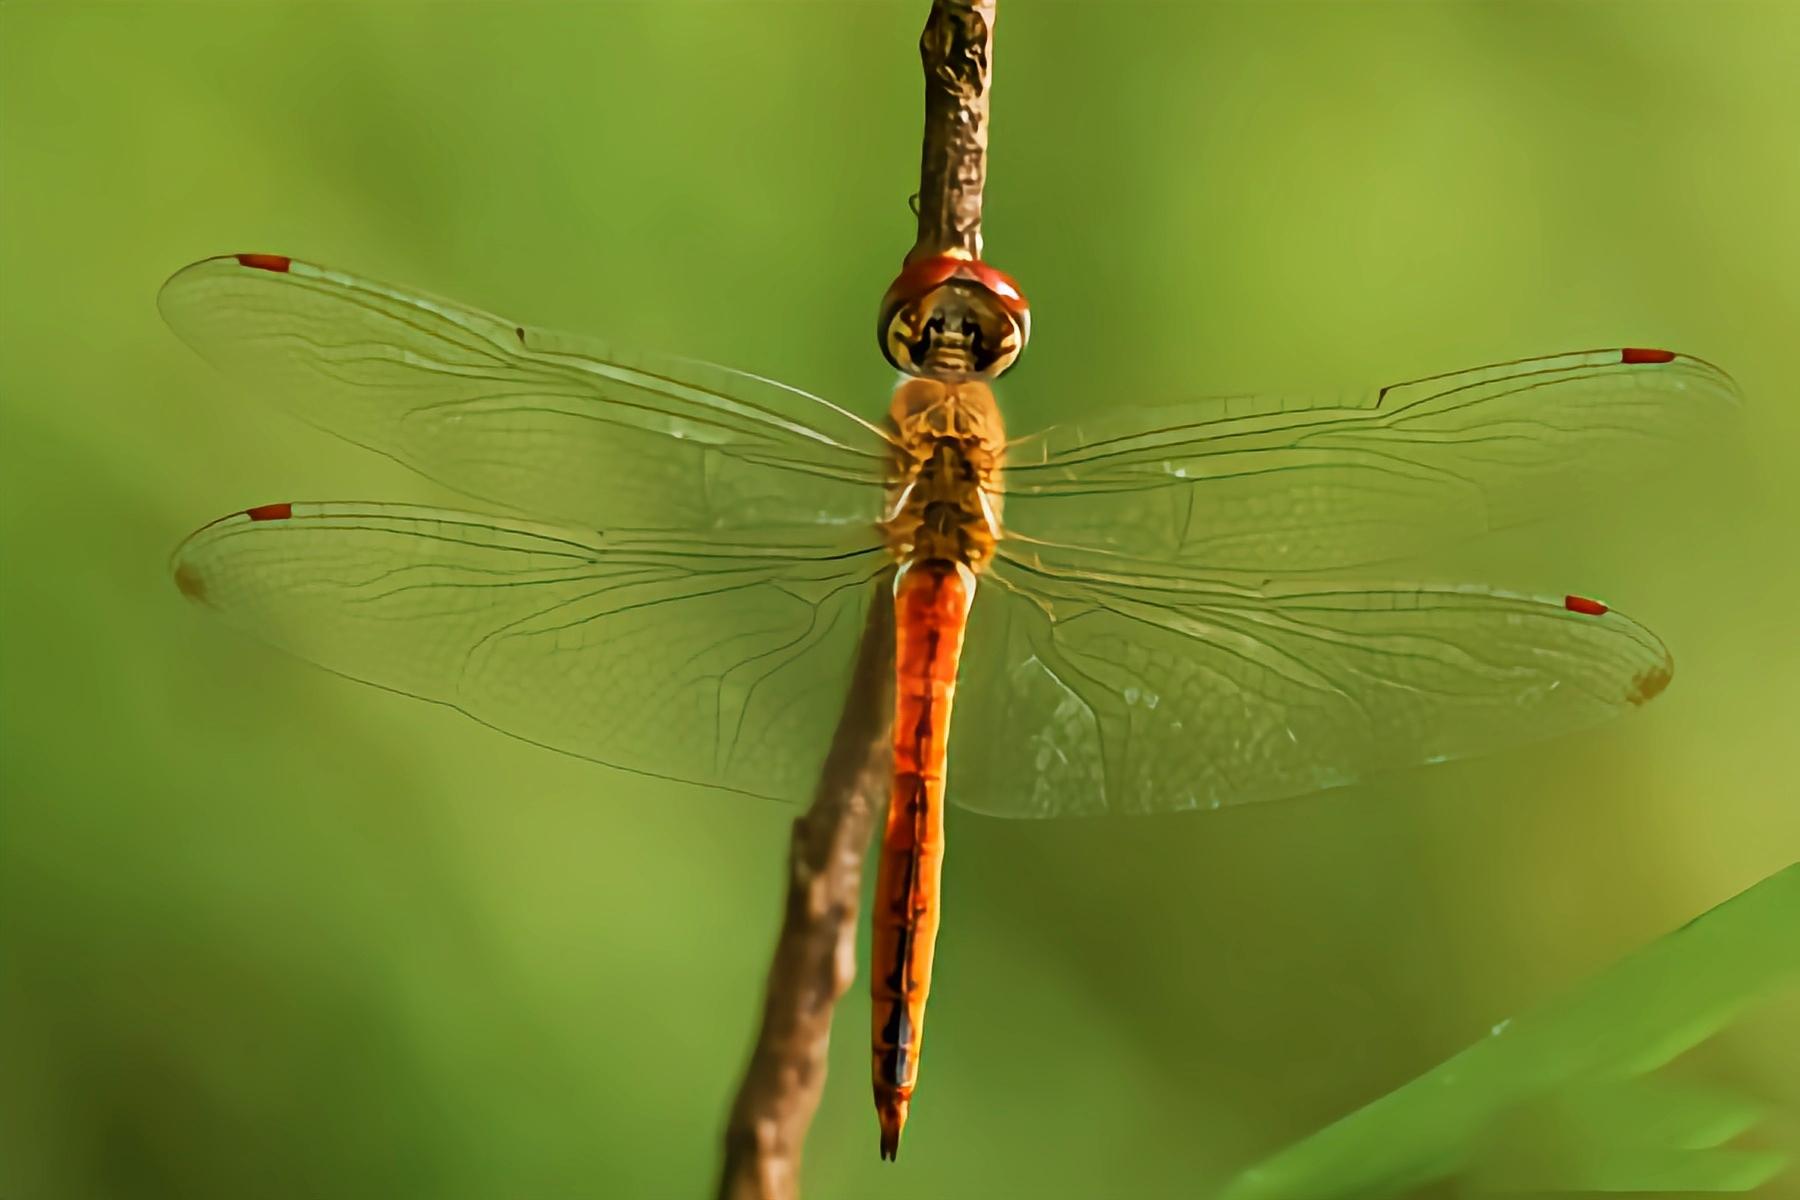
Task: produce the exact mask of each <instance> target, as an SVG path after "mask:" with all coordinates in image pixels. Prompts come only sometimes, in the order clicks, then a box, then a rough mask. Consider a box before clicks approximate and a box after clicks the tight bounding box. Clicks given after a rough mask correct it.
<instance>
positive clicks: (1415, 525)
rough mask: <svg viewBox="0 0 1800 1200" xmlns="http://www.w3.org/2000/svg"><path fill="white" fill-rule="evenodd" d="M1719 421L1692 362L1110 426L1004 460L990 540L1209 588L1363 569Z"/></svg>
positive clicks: (1598, 479)
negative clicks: (1152, 562)
mask: <svg viewBox="0 0 1800 1200" xmlns="http://www.w3.org/2000/svg"><path fill="white" fill-rule="evenodd" d="M1737 402H1738V393H1737V389H1736V386H1735V385H1734V384H1733V383H1732V381H1731V379H1730V377H1729V376H1727V375H1726V374H1725V373H1724V372H1723V371H1720V370H1719V369H1718V368H1717V367H1714V366H1712V365H1711V364H1710V363H1707V362H1704V361H1702V360H1701V359H1697V358H1692V357H1689V356H1687V355H1680V354H1670V353H1668V352H1665V351H1646V350H1595V351H1587V352H1583V353H1576V354H1561V355H1553V356H1550V357H1547V358H1532V359H1523V360H1520V361H1517V362H1510V363H1501V364H1497V365H1494V366H1488V367H1480V368H1476V369H1474V370H1468V371H1460V372H1456V373H1453V374H1448V375H1435V376H1431V377H1429V378H1425V379H1417V380H1411V381H1408V382H1405V383H1399V384H1393V385H1390V386H1388V387H1385V388H1382V389H1380V390H1378V391H1374V392H1370V393H1367V394H1365V395H1362V396H1349V397H1317V396H1315V397H1280V396H1262V397H1258V396H1241V397H1229V398H1218V399H1209V400H1199V401H1193V402H1190V403H1185V404H1174V405H1168V406H1165V407H1159V408H1138V409H1127V410H1125V411H1122V412H1115V413H1114V414H1112V415H1109V416H1102V417H1100V418H1098V419H1096V420H1093V421H1083V422H1082V423H1081V424H1079V425H1072V426H1066V427H1059V428H1054V429H1051V430H1048V431H1046V432H1045V433H1042V434H1039V435H1036V436H1033V437H1029V438H1025V439H1022V440H1021V441H1020V442H1018V443H1016V444H1015V445H1014V446H1012V447H1010V448H1009V465H1008V468H1007V470H1006V473H1005V480H1006V517H1007V524H1008V526H1009V529H1010V530H1011V531H1012V532H1013V533H1015V534H1018V535H1023V536H1025V537H1029V538H1035V539H1039V540H1042V541H1046V542H1051V543H1059V544H1067V545H1074V546H1091V547H1102V548H1107V549H1112V550H1116V551H1119V552H1121V553H1125V554H1130V555H1138V556H1143V557H1147V558H1155V559H1159V560H1160V559H1164V558H1173V559H1176V560H1179V561H1181V562H1183V563H1190V564H1193V565H1195V566H1198V567H1202V568H1206V569H1210V570H1218V571H1246V572H1256V573H1262V574H1269V573H1275V572H1285V571H1293V572H1305V571H1313V570H1321V569H1326V568H1334V567H1345V566H1359V565H1366V564H1369V563H1374V562H1381V561H1386V560H1390V559H1395V558H1402V557H1407V556H1410V555H1413V554H1416V553H1419V552H1421V551H1424V550H1427V549H1429V548H1431V547H1433V546H1437V545H1441V544H1446V543H1449V542H1452V541H1456V540H1460V539H1463V538H1467V537H1470V536H1473V535H1476V534H1480V533H1482V532H1485V531H1487V530H1490V529H1496V528H1501V527H1504V526H1508V525H1513V524H1517V523H1519V522H1521V521H1525V520H1530V519H1533V518H1536V517H1539V516H1544V515H1546V514H1548V513H1551V512H1554V511H1556V510H1557V509H1558V508H1559V507H1560V506H1562V505H1566V504H1570V503H1574V502H1577V501H1579V500H1581V499H1582V498H1584V497H1592V496H1596V495H1599V494H1602V493H1603V491H1604V489H1605V488H1606V487H1608V486H1610V485H1613V484H1616V483H1618V482H1619V481H1620V480H1622V479H1625V478H1628V477H1631V476H1633V475H1640V474H1643V473H1645V472H1646V471H1648V470H1650V469H1652V468H1653V467H1655V466H1657V465H1658V464H1660V463H1664V462H1667V461H1670V460H1671V459H1673V458H1674V456H1675V454H1676V452H1678V451H1680V450H1681V449H1683V448H1684V447H1691V445H1692V443H1693V439H1694V438H1695V437H1696V436H1698V435H1703V434H1707V433H1710V432H1712V431H1713V430H1714V429H1715V427H1717V426H1719V425H1721V424H1723V423H1725V421H1726V418H1727V417H1728V416H1729V415H1730V414H1731V413H1732V412H1733V411H1734V410H1735V408H1736V406H1737Z"/></svg>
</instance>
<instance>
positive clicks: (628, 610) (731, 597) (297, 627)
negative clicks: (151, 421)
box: [174, 503, 890, 801]
mask: <svg viewBox="0 0 1800 1200" xmlns="http://www.w3.org/2000/svg"><path fill="white" fill-rule="evenodd" d="M778 536H780V535H772V537H771V538H770V539H764V540H751V539H744V538H740V537H738V536H737V535H735V534H734V535H733V536H732V537H731V539H730V540H729V541H728V542H721V541H718V540H712V539H707V538H705V537H702V536H697V535H696V536H690V537H688V538H686V539H673V540H672V539H671V538H670V537H669V535H667V534H663V533H658V534H655V535H653V536H649V537H645V536H640V535H633V534H624V533H619V534H607V535H599V534H595V533H592V532H588V531H580V530H573V529H566V528H561V527H558V526H552V525H541V524H534V523H528V522H521V521H511V520H505V519H501V518H495V517H488V516H479V515H474V514H470V513H461V512H451V511H447V510H441V509H430V508H416V507H410V506H404V505H386V504H347V503H332V504H292V505H286V504H282V505H269V506H265V507H263V508H256V509H251V510H249V511H248V512H245V513H239V514H236V515H234V516H230V517H226V518H224V519H223V520H221V521H217V522H214V523H213V524H211V525H208V526H207V527H206V528H204V529H202V530H200V531H199V532H198V533H196V534H194V535H193V536H192V537H190V538H189V539H188V540H187V541H186V542H184V543H183V544H182V545H181V547H180V548H179V549H178V550H177V551H176V555H175V564H174V569H175V578H176V582H177V584H178V585H179V586H180V588H181V590H182V591H183V592H184V593H186V594H187V595H188V596H190V597H191V598H193V599H195V600H197V601H199V602H201V603H203V604H206V605H208V606H210V607H212V608H214V609H216V610H218V612H220V613H221V614H222V615H223V616H225V617H226V618H227V619H228V620H229V621H230V622H231V623H233V624H235V625H238V626H240V627H242V628H244V629H246V630H248V631H250V632H252V633H254V634H256V635H257V636H259V637H262V638H264V639H266V640H268V641H270V642H272V643H274V644H275V645H276V646H279V647H280V648H282V649H284V650H287V651H289V652H290V653H293V654H296V655H298V656H299V657H301V658H304V659H308V660H310V661H312V662H315V663H318V664H320V665H322V666H325V667H328V668H330V669H331V670H333V671H336V672H339V673H341V674H344V675H348V676H350V677H351V678H354V679H360V680H363V681H365V682H368V683H373V684H376V685H378V686H381V687H384V688H390V689H392V690H394V691H399V692H405V693H408V694H410V695H414V696H419V697H422V698H424V699H428V700H435V701H438V702H440V703H443V704H448V705H451V706H452V707H455V708H458V709H461V710H462V711H463V712H465V713H467V714H469V715H470V716H472V717H474V718H475V719H476V720H478V721H481V722H483V723H484V724H488V725H492V726H494V727H495V728H497V729H501V730H504V731H505V732H507V733H510V734H513V735H515V736H517V737H521V738H524V739H525V740H527V741H531V742H537V743H540V744H542V745H545V746H548V747H551V748H553V749H556V750H562V751H566V752H567V753H570V754H576V755H580V756H582V757H584V758H591V759H596V760H598V761H600V762H603V763H608V764H610V765H612V766H616V767H623V768H626V769H629V770H634V771H640V772H645V773H648V774H653V775H660V776H666V777H668V778H672V779H680V780H686V781H691V782H694V783H699V784H706V785H710V786H714V787H722V788H729V789H732V790H735V791H740V792H747V793H751V794H754V795H758V796H766V797H771V798H774V799H778V800H789V801H803V800H806V799H808V798H809V797H810V795H811V791H812V788H813V786H814V784H815V782H816V780H817V776H818V769H819V765H820V763H821V762H822V761H823V758H824V754H825V751H826V749H827V748H828V746H829V744H830V741H831V736H832V730H833V728H834V726H835V724H836V721H837V718H838V714H839V711H840V709H841V707H842V704H843V698H844V693H845V688H846V687H847V685H848V681H849V676H850V668H851V664H852V661H853V659H854V656H855V654H856V649H857V645H858V642H859V639H860V635H861V632H862V623H863V615H864V612H865V609H866V605H867V604H868V601H869V597H870V595H871V588H872V587H875V586H880V581H881V579H882V577H883V576H884V574H885V572H886V571H887V570H888V568H889V566H890V564H889V563H888V561H887V559H886V555H885V553H884V552H883V551H882V550H881V549H880V547H879V546H878V545H876V544H875V543H873V542H872V540H871V539H870V538H869V537H868V535H866V534H859V535H857V536H855V537H845V538H842V539H838V540H833V536H832V535H831V533H830V532H829V531H826V532H824V533H819V534H815V535H814V536H813V538H812V539H811V540H810V541H802V542H795V541H793V540H791V539H790V540H785V541H783V540H775V538H776V537H778Z"/></svg>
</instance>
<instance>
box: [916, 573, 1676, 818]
mask: <svg viewBox="0 0 1800 1200" xmlns="http://www.w3.org/2000/svg"><path fill="white" fill-rule="evenodd" d="M963 657H964V661H963V667H962V673H961V676H960V679H961V682H960V684H959V687H958V694H957V703H956V709H955V716H954V718H953V728H952V733H951V741H950V773H951V777H950V783H949V794H950V798H951V799H952V800H953V801H955V802H956V803H958V804H960V805H962V806H964V807H966V808H972V809H975V810H977V811H980V812H985V813H989V814H992V815H995V816H1006V817H1049V816H1067V815H1092V814H1099V813H1106V812H1125V813H1141V812H1156V811H1166V810H1174V809H1190V808H1217V807H1219V806H1220V805H1224V804H1236V803H1243V802H1249V801H1256V800H1273V799H1279V798H1281V797H1285V796H1297V795H1302V794H1305V793H1308V792H1313V791H1318V790H1320V789H1322V788H1329V787H1333V786H1337V785H1341V784H1348V783H1353V782H1355V781H1357V780H1360V779H1363V778H1365V777H1367V776H1369V775H1372V774H1375V773H1378V772H1382V771H1387V770H1390V769H1394V768H1398V767H1405V766H1410V765H1413V764H1416V763H1427V762H1437V761H1440V760H1443V759H1449V758H1461V757H1465V756H1468V755H1474V754H1480V753H1484V752H1486V751H1490V750H1496V749H1500V748H1502V747H1506V746H1513V745H1518V744H1521V743H1525V742H1531V741H1535V740H1537V739H1540V738H1546V737H1550V736H1553V735H1555V734H1560V733H1566V732H1569V731H1571V730H1575V729H1580V728H1582V727H1584V726H1588V725H1593V724H1596V723H1598V722H1600V721H1603V720H1605V719H1607V718H1608V717H1611V716H1613V715H1615V714H1617V713H1621V712H1624V711H1626V710H1628V709H1630V708H1631V707H1633V706H1634V705H1638V704H1642V703H1644V702H1646V701H1647V700H1649V699H1651V698H1652V697H1654V696H1655V695H1656V694H1657V693H1658V692H1660V691H1661V690H1662V688H1663V687H1664V686H1665V685H1666V684H1667V683H1668V681H1669V677H1670V673H1671V671H1672V669H1673V665H1672V663H1671V661H1670V658H1669V654H1668V651H1667V650H1665V649H1664V648H1663V646H1662V644H1661V643H1660V642H1659V641H1657V639H1656V637H1655V636H1654V635H1652V634H1651V633H1650V632H1649V631H1648V630H1646V629H1644V628H1643V627H1642V626H1640V625H1638V624H1637V623H1636V622H1634V621H1632V620H1630V619H1629V618H1627V617H1625V616H1622V615H1620V614H1619V613H1616V612H1610V611H1607V610H1605V608H1604V607H1603V606H1601V605H1598V604H1596V603H1594V602H1592V601H1585V600H1581V599H1580V598H1578V597H1565V598H1559V599H1544V598H1538V597H1532V596H1521V595H1513V594H1509V593H1506V592H1497V591H1490V590H1488V589H1485V588H1477V587H1455V586H1425V585H1417V586H1406V585H1398V584H1376V585H1353V584H1319V583H1293V584H1283V585H1277V586H1270V587H1266V588H1262V589H1257V588H1251V587H1247V586H1242V585H1238V584H1234V583H1231V582H1228V581H1226V580H1224V579H1220V578H1209V577H1205V576H1202V575H1199V574H1195V573H1191V572H1185V571H1182V570H1180V569H1179V568H1169V567H1162V566H1158V565H1154V564H1147V563H1137V564H1131V563H1130V562H1129V561H1128V560H1118V559H1110V560H1109V559H1107V558H1105V557H1103V556H1092V557H1091V558H1078V557H1076V556H1074V555H1071V554H1064V553H1058V554H1055V555H1051V554H1049V553H1048V552H1046V553H1044V554H1042V555H1039V556H1035V557H1028V556H1025V555H1022V554H1021V553H1020V552H1019V551H1018V550H1017V549H1016V548H1012V549H1011V550H1010V551H1009V548H1008V547H1007V546H1005V545H1003V546H1002V558H1001V559H1000V560H998V561H996V563H995V565H994V567H993V568H992V570H990V572H989V573H988V574H987V575H986V576H984V577H983V579H982V582H981V585H980V587H979V588H978V589H977V593H976V599H975V604H974V608H973V610H972V612H971V614H970V624H969V631H968V639H967V642H966V648H965V651H964V656H963Z"/></svg>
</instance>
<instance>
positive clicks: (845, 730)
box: [719, 578, 894, 1200]
mask: <svg viewBox="0 0 1800 1200" xmlns="http://www.w3.org/2000/svg"><path fill="white" fill-rule="evenodd" d="M893 662H894V601H893V593H892V591H891V590H890V588H889V586H888V585H887V580H886V579H885V578H884V579H881V580H878V581H877V582H876V584H875V589H874V595H873V596H872V597H871V599H870V602H869V617H868V621H867V623H866V624H865V625H864V627H863V635H862V646H861V648H860V649H859V650H858V651H857V656H856V669H855V673H854V675H853V676H852V678H851V682H850V693H849V695H848V696H847V697H846V698H845V702H844V713H843V716H842V717H840V718H839V719H838V727H837V732H836V733H835V734H834V735H833V737H832V741H831V751H830V753H829V754H828V755H827V756H826V758H825V769H824V770H823V771H821V772H820V774H819V787H818V790H817V791H816V792H815V793H814V795H813V802H812V807H811V808H809V809H807V810H806V813H805V814H804V815H803V816H801V817H800V818H799V819H797V820H796V821H795V822H794V834H793V841H792V843H791V844H790V846H789V849H788V891H787V907H786V909H785V911H784V912H783V914H782V921H781V934H780V936H779V937H778V938H777V939H776V942H775V958H774V961H773V962H772V963H770V965H769V983H768V990H767V994H766V996H765V998H764V1001H763V1019H762V1029H761V1030H760V1031H759V1032H758V1034H757V1037H756V1047H755V1049H754V1050H752V1051H751V1054H750V1065H749V1067H748V1068H747V1069H746V1070H745V1072H744V1081H743V1083H742V1084H741V1085H740V1086H739V1088H738V1094H737V1100H736V1101H735V1102H734V1103H733V1104H732V1106H731V1119H730V1121H729V1122H728V1123H727V1124H726V1126H725V1168H724V1172H723V1175H722V1177H721V1179H720V1182H719V1195H720V1197H722V1198H725V1200H789V1198H791V1197H794V1196H798V1195H799V1194H800V1179H799V1176H800V1150H801V1145H802V1143H803V1142H804V1141H805V1138H806V1131H807V1128H808V1127H809V1126H810V1125H811V1124H812V1117H813V1112H814V1110H815V1109H817V1108H818V1106H819V1093H820V1092H821V1091H822V1090H823V1089H824V1087H825V1053H826V1049H827V1046H828V1044H829V1040H830V1035H831V1010H832V1008H833V1006H835V1005H836V1004H837V1001H838V997H840V996H842V995H843V994H844V991H845V989H847V988H848V987H849V986H850V982H851V980H853V979H855V978H856V909H857V903H858V901H859V900H860V899H861V895H862V863H863V856H864V854H865V853H866V852H867V851H868V847H869V833H870V830H871V828H872V827H873V824H874V815H875V798H876V797H878V796H880V795H881V794H882V791H883V785H884V784H885V782H886V779H887V764H888V755H889V753H890V747H889V746H888V726H889V724H890V722H891V721H892V720H893V700H894V684H893V679H892V675H893V671H894V667H893Z"/></svg>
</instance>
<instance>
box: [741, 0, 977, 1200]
mask: <svg viewBox="0 0 1800 1200" xmlns="http://www.w3.org/2000/svg"><path fill="white" fill-rule="evenodd" d="M995 2H996V0H973V2H970V0H935V2H934V3H933V4H932V7H931V15H930V16H929V17H928V18H927V19H926V22H925V32H924V33H923V34H922V35H921V36H920V38H919V56H920V59H921V60H922V62H923V64H924V67H925V137H924V154H923V156H922V160H921V166H920V172H919V195H918V213H919V233H918V240H917V241H916V243H915V244H914V246H913V249H912V251H911V253H909V254H908V255H907V260H908V261H911V260H912V259H914V258H917V257H921V256H925V255H930V254H941V253H944V252H945V251H952V250H955V251H961V252H963V253H966V254H968V255H970V256H971V257H980V254H981V190H982V184H983V182H984V180H985V178H986V175H987V112H988V101H987V98H988V79H989V64H990V62H991V58H992V47H993V26H994V5H995ZM871 482H873V481H871ZM886 583H887V581H886V580H883V581H881V582H878V583H877V584H876V586H875V591H874V595H873V596H872V598H871V600H870V603H869V615H868V621H867V624H866V625H865V627H864V629H863V634H862V644H861V647H860V648H859V649H858V651H857V660H856V667H855V672H854V675H853V676H852V679H851V683H850V691H849V694H848V695H847V696H846V697H845V701H844V711H843V715H842V716H841V717H840V718H839V720H838V727H837V730H836V732H835V733H834V734H833V737H832V743H831V749H830V752H829V753H828V754H827V755H826V758H825V767H824V769H823V771H821V772H820V775H819V786H818V790H817V791H816V792H815V793H814V795H813V802H812V806H811V807H810V808H808V809H807V810H806V813H805V814H804V815H803V816H801V817H800V818H799V819H797V820H796V821H795V822H794V832H793V840H792V842H791V843H790V845H789V850H788V889H787V905H786V908H785V910H784V912H783V915H782V922H781V932H780V934H779V935H778V937H777V939H776V942H775V956H774V960H773V961H772V962H771V963H770V965H769V980H768V985H767V990H766V992H765V995H764V1000H763V1018H762V1027H761V1029H760V1030H759V1031H758V1032H757V1037H756V1045H755V1047H754V1048H753V1049H752V1051H751V1054H750V1063H749V1065H748V1067H746V1068H745V1071H744V1079H743V1082H742V1083H741V1084H740V1085H739V1086H738V1093H737V1097H736V1099H735V1100H734V1101H733V1102H732V1106H731V1117H730V1119H729V1121H728V1122H727V1124H726V1127H725V1162H724V1167H723V1170H722V1171H721V1173H720V1179H719V1192H718V1194H719V1196H720V1197H721V1200H794V1198H795V1197H797V1196H798V1195H799V1192H800V1156H801V1149H802V1146H803V1144H804V1142H805V1139H806V1131H807V1129H808V1128H809V1127H810V1126H811V1124H812V1118H813V1113H814V1112H815V1111H816V1110H817V1108H818V1106H819V1095H820V1093H821V1092H822V1091H823V1090H824V1086H825V1068H826V1051H827V1047H828V1045H829V1039H830V1033H831V1013H832V1009H833V1007H834V1006H835V1005H836V1004H837V1001H838V999H839V997H841V996H842V995H843V994H844V992H845V990H846V989H848V988H849V986H850V983H851V981H852V980H853V979H854V978H855V976H856V915H857V905H858V902H859V900H860V899H861V894H862V866H863V858H864V856H865V854H866V853H867V851H868V846H869V836H870V833H871V832H872V829H873V825H874V817H875V812H876V809H877V803H876V802H877V800H878V799H879V798H880V797H881V796H882V795H883V793H884V791H885V787H886V783H887V777H888V766H889V761H890V754H891V752H892V747H891V746H890V744H889V737H888V732H889V726H890V724H891V723H892V720H893V696H894V680H893V674H894V618H893V595H892V592H891V590H890V589H889V587H888V586H886Z"/></svg>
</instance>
